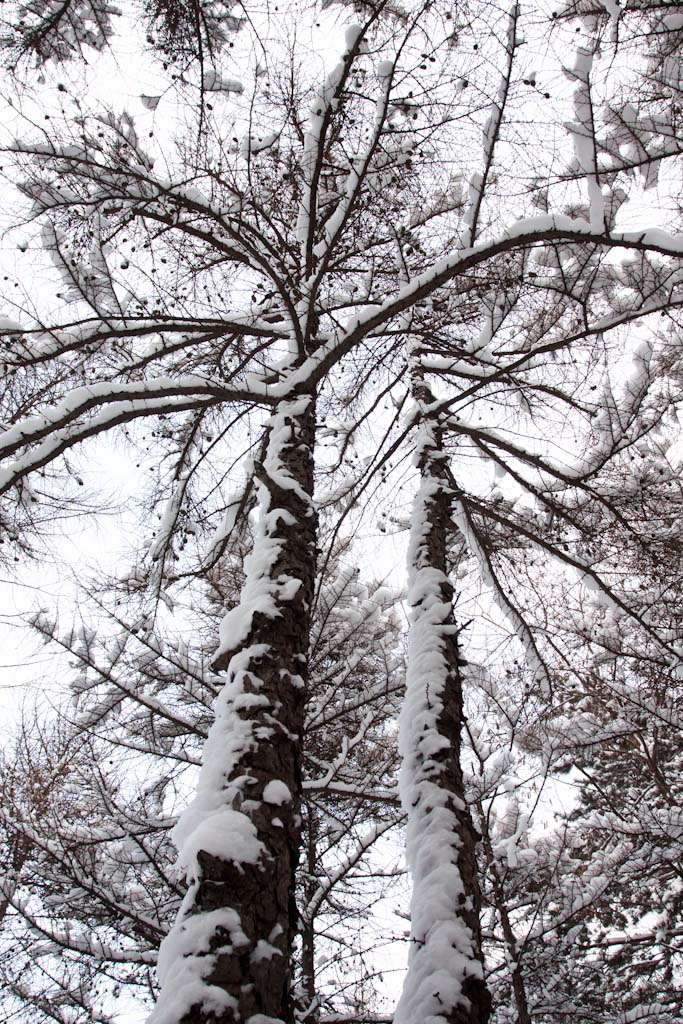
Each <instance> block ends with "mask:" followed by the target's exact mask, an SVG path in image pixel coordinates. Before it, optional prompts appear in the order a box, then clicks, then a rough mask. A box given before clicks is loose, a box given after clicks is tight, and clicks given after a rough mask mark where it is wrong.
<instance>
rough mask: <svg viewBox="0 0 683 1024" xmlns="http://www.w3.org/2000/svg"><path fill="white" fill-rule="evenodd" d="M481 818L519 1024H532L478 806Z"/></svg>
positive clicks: (500, 886) (496, 870) (497, 874)
mask: <svg viewBox="0 0 683 1024" xmlns="http://www.w3.org/2000/svg"><path fill="white" fill-rule="evenodd" d="M478 809H479V817H480V819H481V822H482V825H481V830H482V833H483V835H482V842H483V847H484V853H485V855H486V859H487V861H488V863H489V869H490V875H491V884H492V887H493V900H494V905H495V908H496V911H497V912H498V916H499V918H500V925H501V929H502V932H503V938H504V939H505V946H506V950H507V958H508V963H509V964H510V980H511V982H512V992H513V995H514V997H515V1007H516V1009H517V1024H531V1016H530V1014H529V1004H528V1002H527V998H526V986H525V985H524V978H523V976H522V972H521V971H520V969H519V949H518V947H517V939H516V938H515V932H514V929H513V927H512V921H511V920H510V915H509V914H508V908H507V900H506V898H505V889H504V887H503V882H502V879H501V877H500V870H499V867H498V863H497V861H496V858H495V857H494V854H493V847H492V845H491V836H490V834H489V829H488V823H487V819H486V815H485V813H484V808H483V807H482V806H481V804H480V805H478Z"/></svg>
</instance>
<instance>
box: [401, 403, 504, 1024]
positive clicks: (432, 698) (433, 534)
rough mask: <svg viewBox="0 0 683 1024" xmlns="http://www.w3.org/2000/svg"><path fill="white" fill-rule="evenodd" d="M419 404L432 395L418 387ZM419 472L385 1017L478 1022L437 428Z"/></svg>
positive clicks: (476, 932)
mask: <svg viewBox="0 0 683 1024" xmlns="http://www.w3.org/2000/svg"><path fill="white" fill-rule="evenodd" d="M416 394H417V395H421V404H422V406H423V408H424V406H425V405H430V404H432V402H433V398H432V396H431V394H430V393H429V391H428V389H427V388H426V387H424V386H423V385H421V386H420V387H418V388H417V389H416ZM418 464H419V466H420V472H421V479H420V485H419V489H418V492H417V495H416V497H415V505H414V511H413V524H412V527H411V537H410V545H409V551H408V572H409V589H408V601H409V604H410V607H411V611H410V629H409V636H408V669H407V677H406V698H405V704H404V708H403V711H402V713H401V722H400V741H399V743H400V752H401V756H402V768H401V776H400V790H401V799H402V802H403V806H404V809H405V811H406V814H407V836H406V857H407V861H408V866H409V868H410V871H411V874H412V879H413V896H412V901H411V949H410V958H409V964H408V973H407V976H406V981H405V984H404V988H403V993H402V995H401V999H400V1001H399V1004H398V1006H397V1009H396V1014H395V1017H394V1024H415V1022H417V1021H419V1022H420V1024H485V1022H486V1021H488V1019H489V1014H490V1006H491V1002H490V997H489V994H488V991H487V989H486V986H485V983H484V974H483V965H482V954H481V930H480V924H479V911H480V905H481V896H480V892H479V885H478V879H477V870H476V860H475V853H474V848H475V842H476V838H477V837H476V834H475V831H474V827H473V824H472V819H471V816H470V812H469V810H468V808H467V806H466V804H465V801H464V783H463V773H462V768H461V765H460V747H461V741H460V733H461V728H462V723H463V717H464V716H463V707H462V681H461V673H460V666H459V656H458V642H457V626H456V624H455V619H454V615H453V605H452V600H453V588H452V586H451V583H450V581H449V579H448V576H447V575H446V572H445V568H446V537H447V531H448V526H449V520H450V502H451V496H450V489H449V485H448V470H447V466H446V463H445V456H444V453H443V451H442V446H441V437H440V432H439V430H438V428H437V427H434V426H433V425H430V424H429V423H428V422H424V421H423V424H422V426H421V428H420V437H419V439H418Z"/></svg>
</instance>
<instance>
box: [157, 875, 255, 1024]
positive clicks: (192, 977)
mask: <svg viewBox="0 0 683 1024" xmlns="http://www.w3.org/2000/svg"><path fill="white" fill-rule="evenodd" d="M195 888H196V887H195V886H191V887H190V889H189V890H188V892H187V894H186V896H185V899H184V901H183V908H182V909H181V911H180V915H179V920H178V922H176V924H175V925H174V927H173V929H172V930H171V931H170V932H169V934H168V935H167V936H166V938H165V939H164V940H163V941H162V943H161V947H160V949H159V964H158V973H159V981H160V982H161V993H160V995H159V999H158V1001H157V1003H156V1006H155V1007H154V1010H153V1011H152V1013H151V1015H150V1017H149V1018H148V1024H177V1022H178V1021H179V1020H180V1019H181V1018H182V1017H183V1016H184V1014H185V1013H187V1012H188V1010H190V1009H191V1007H193V1006H196V1005H200V1006H202V1007H203V1009H204V1010H205V1011H207V1012H212V1011H213V1012H214V1013H216V1014H217V1015H218V1014H221V1013H224V1012H225V1011H226V1010H230V1009H233V1010H236V1009H237V1000H236V999H234V998H233V997H232V996H230V995H229V994H228V993H227V992H225V991H224V990H223V989H222V988H219V987H218V986H217V985H211V984H209V983H208V982H207V980H206V979H207V977H208V976H209V975H210V973H211V971H212V970H213V968H214V966H215V963H216V956H217V955H219V954H220V953H230V952H232V951H233V950H234V949H239V948H240V947H241V946H246V945H247V944H248V940H247V937H246V935H245V934H244V932H243V931H242V928H241V926H240V918H239V914H238V913H237V912H236V911H235V910H230V909H227V910H213V911H210V912H209V913H207V914H190V915H188V914H187V908H188V907H189V906H191V903H192V902H193V900H194V896H195ZM219 929H221V930H222V931H223V932H224V934H225V939H224V941H223V944H222V945H221V946H219V947H217V948H215V949H214V952H213V953H211V954H210V953H209V949H210V946H209V942H210V940H211V938H212V937H213V936H214V935H215V934H216V932H217V931H218V930H219Z"/></svg>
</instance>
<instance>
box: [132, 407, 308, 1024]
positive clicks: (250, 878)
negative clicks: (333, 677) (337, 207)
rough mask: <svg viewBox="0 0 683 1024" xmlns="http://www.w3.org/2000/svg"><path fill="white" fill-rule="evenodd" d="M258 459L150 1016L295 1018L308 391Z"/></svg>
mask: <svg viewBox="0 0 683 1024" xmlns="http://www.w3.org/2000/svg"><path fill="white" fill-rule="evenodd" d="M268 431H269V435H268V443H267V448H266V455H265V457H264V459H263V463H259V464H257V465H256V467H255V475H256V478H257V481H258V491H259V502H260V523H259V526H258V528H257V531H256V536H255V540H254V545H253V549H252V552H251V555H250V556H249V558H248V559H247V561H246V563H245V572H246V582H245V586H244V588H243V591H242V595H241V602H240V605H239V606H238V607H237V609H234V610H233V611H231V612H228V614H227V616H226V618H225V620H224V623H223V626H222V629H221V645H220V647H219V650H218V652H217V656H216V659H215V662H214V668H216V669H219V670H223V669H225V670H226V674H227V680H226V684H225V687H224V689H223V691H222V693H221V695H220V696H219V698H218V702H217V708H216V723H215V725H214V726H213V727H212V729H211V733H210V735H209V738H208V740H207V744H206V750H205V754H204V758H203V766H202V770H201V773H200V779H199V783H198V789H197V795H196V797H195V800H194V801H193V803H192V804H191V805H190V807H189V808H188V809H187V811H186V812H184V814H183V815H182V816H181V820H180V822H179V825H178V827H177V830H176V840H177V842H178V846H179V849H180V856H181V861H182V862H184V863H185V865H186V870H187V871H188V880H189V882H190V887H189V891H188V893H187V896H186V898H185V901H184V904H183V907H182V909H181V912H180V915H179V919H178V921H177V922H176V924H175V926H174V928H173V930H172V932H171V934H170V936H169V938H168V939H167V940H165V942H164V944H163V945H162V951H161V955H160V965H159V973H160V977H161V981H162V992H161V996H160V999H159V1003H158V1004H157V1009H156V1011H155V1013H154V1014H153V1017H152V1020H155V1021H158V1022H159V1024H161V1022H162V1021H163V1022H164V1024H170V1022H171V1021H178V1022H179V1024H236V1022H241V1021H246V1020H247V1019H249V1018H252V1017H254V1016H257V1015H263V1017H264V1018H268V1020H269V1021H286V1022H290V1021H293V1019H294V1005H293V993H292V985H291V981H292V978H291V960H292V945H293V940H294V935H295V931H296V926H297V913H296V908H295V904H294V873H295V869H296V865H297V859H298V854H299V847H300V840H301V816H300V807H299V802H300V792H301V763H300V758H301V739H302V735H303V714H304V703H305V691H306V683H307V650H308V640H309V623H310V609H311V604H312V598H313V589H314V582H315V571H316V550H315V549H316V539H317V537H316V515H315V511H314V508H313V504H312V494H313V441H314V432H315V399H314V396H312V395H307V396H304V397H303V398H298V399H295V400H288V401H283V402H281V403H280V405H279V406H278V408H277V409H276V411H275V413H274V415H273V416H272V417H271V421H270V424H269V427H268Z"/></svg>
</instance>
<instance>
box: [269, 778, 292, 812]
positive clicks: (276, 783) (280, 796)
mask: <svg viewBox="0 0 683 1024" xmlns="http://www.w3.org/2000/svg"><path fill="white" fill-rule="evenodd" d="M263 799H264V801H265V802H266V803H267V804H276V805H277V806H280V805H281V804H286V803H289V801H291V799H292V794H291V792H290V790H289V786H288V785H287V784H286V783H285V782H283V781H282V780H281V779H271V781H270V782H269V783H267V785H266V786H265V788H264V790H263Z"/></svg>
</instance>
